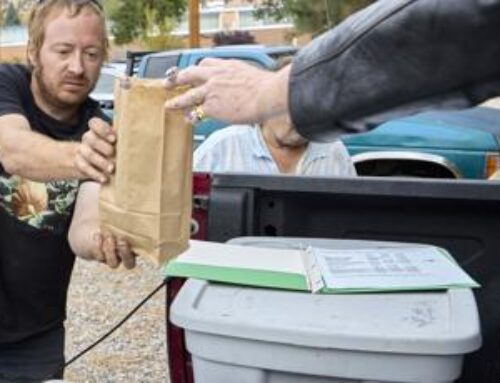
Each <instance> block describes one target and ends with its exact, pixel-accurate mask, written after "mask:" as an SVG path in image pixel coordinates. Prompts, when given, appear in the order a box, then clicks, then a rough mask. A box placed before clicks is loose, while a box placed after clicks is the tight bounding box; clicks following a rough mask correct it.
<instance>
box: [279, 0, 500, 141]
mask: <svg viewBox="0 0 500 383" xmlns="http://www.w3.org/2000/svg"><path fill="white" fill-rule="evenodd" d="M499 36H500V0H452V1H450V0H379V1H377V2H376V3H374V4H373V5H371V6H370V7H368V8H365V9H364V10H362V11H360V12H358V13H356V14H355V15H352V16H351V17H350V18H348V19H347V20H345V21H344V22H343V23H341V24H340V25H339V26H337V27H336V28H334V29H332V30H330V31H329V32H327V33H325V34H324V35H322V36H320V37H319V38H317V39H315V40H313V41H312V42H311V43H310V44H309V45H307V46H306V47H304V48H303V49H302V50H301V51H300V52H299V54H298V56H297V57H296V58H295V60H294V62H293V64H292V69H291V75H290V92H289V106H290V113H291V116H292V120H293V122H294V124H295V126H296V127H297V129H298V131H299V132H300V133H301V134H302V135H303V136H305V137H307V138H309V139H315V140H325V139H328V138H329V136H332V135H335V134H339V133H345V132H349V130H350V129H352V125H350V124H349V122H350V121H353V120H357V119H361V118H365V117H367V116H370V115H374V114H377V113H381V112H384V111H387V110H391V109H392V108H395V107H397V106H399V105H404V104H410V105H411V104H412V103H416V104H419V103H423V100H427V99H428V100H440V99H443V100H446V99H447V98H450V99H453V98H454V97H455V98H456V97H458V98H460V97H462V98H467V100H466V101H465V102H464V106H466V105H465V104H467V103H474V102H480V101H482V100H483V99H484V98H487V97H492V96H495V95H498V94H500V39H499ZM458 104H460V103H458ZM357 129H363V128H359V126H358V128H357ZM351 132H352V130H351Z"/></svg>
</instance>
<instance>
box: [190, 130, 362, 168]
mask: <svg viewBox="0 0 500 383" xmlns="http://www.w3.org/2000/svg"><path fill="white" fill-rule="evenodd" d="M193 169H194V170H195V171H199V172H218V173H223V172H238V173H252V174H281V173H280V170H279V168H278V165H277V164H276V162H275V161H274V159H273V157H272V156H271V153H270V152H269V150H268V148H267V146H266V144H265V142H264V137H263V136H262V131H261V129H260V127H259V126H251V125H232V126H229V127H227V128H224V129H221V130H218V131H216V132H215V133H213V134H212V135H210V136H209V137H208V138H207V139H206V140H205V141H204V142H203V143H202V144H201V145H200V146H199V147H198V148H197V149H196V151H195V152H194V158H193ZM294 174H295V175H310V176H355V175H356V170H355V169H354V165H353V163H352V161H351V158H350V156H349V153H348V152H347V149H346V148H345V146H344V144H343V143H342V142H340V141H336V142H332V143H315V142H310V143H309V144H308V146H307V149H306V151H305V152H304V154H303V156H302V158H301V159H300V161H299V163H298V164H297V168H296V169H295V173H294Z"/></svg>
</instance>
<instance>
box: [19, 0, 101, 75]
mask: <svg viewBox="0 0 500 383" xmlns="http://www.w3.org/2000/svg"><path fill="white" fill-rule="evenodd" d="M84 8H90V9H92V10H93V11H94V12H95V13H96V14H97V15H98V16H99V17H100V19H101V22H102V26H103V30H104V37H103V38H104V41H103V47H104V59H105V60H106V59H107V57H108V48H109V40H108V36H107V32H106V18H105V15H104V11H103V9H102V7H100V6H99V5H98V4H96V2H94V1H92V0H87V1H85V0H80V1H77V0H45V1H43V2H38V3H37V5H35V6H34V7H33V9H32V11H31V14H30V18H29V23H28V36H29V37H28V52H29V51H32V52H33V53H34V55H35V56H36V57H38V55H39V53H40V49H41V47H42V45H43V42H44V40H45V27H46V22H47V20H48V17H49V16H50V15H52V14H54V13H56V12H62V11H63V10H65V9H67V10H69V14H70V17H76V16H78V15H79V14H80V13H81V12H82V9H84ZM27 59H28V65H29V66H30V67H32V66H33V65H32V63H31V62H30V58H29V55H28V58H27Z"/></svg>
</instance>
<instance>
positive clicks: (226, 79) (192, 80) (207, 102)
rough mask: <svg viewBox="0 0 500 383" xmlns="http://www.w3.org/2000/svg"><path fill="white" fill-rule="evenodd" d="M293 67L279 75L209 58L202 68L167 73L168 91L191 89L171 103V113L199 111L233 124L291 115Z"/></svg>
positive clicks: (201, 65) (234, 61)
mask: <svg viewBox="0 0 500 383" xmlns="http://www.w3.org/2000/svg"><path fill="white" fill-rule="evenodd" d="M289 71H290V68H289V67H285V68H283V69H282V70H280V71H279V72H271V71H268V70H263V69H259V68H256V67H255V66H253V65H250V64H247V63H244V62H242V61H238V60H224V59H216V58H206V59H204V60H202V61H201V62H200V64H199V65H198V66H191V67H189V68H186V69H184V70H181V71H178V72H176V71H172V70H170V71H169V73H167V78H166V80H165V86H166V88H167V89H171V88H174V87H176V86H181V85H189V86H191V89H190V90H188V91H187V92H185V93H184V94H182V95H180V96H178V97H176V98H174V99H171V100H169V101H167V103H166V104H165V107H166V108H167V109H170V110H179V109H181V110H185V111H188V112H189V111H191V112H192V111H196V110H197V111H198V114H200V113H201V115H202V117H212V118H217V119H220V120H223V121H226V122H230V123H255V122H259V123H262V122H263V121H265V120H267V119H269V118H272V117H275V116H279V115H282V114H287V113H288V78H289Z"/></svg>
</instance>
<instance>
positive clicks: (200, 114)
mask: <svg viewBox="0 0 500 383" xmlns="http://www.w3.org/2000/svg"><path fill="white" fill-rule="evenodd" d="M205 118H206V115H205V111H204V110H203V109H202V107H201V106H199V105H198V106H196V107H195V108H193V109H191V111H190V112H189V113H188V119H189V121H191V123H193V124H196V123H198V122H201V121H203V120H204V119H205Z"/></svg>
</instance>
